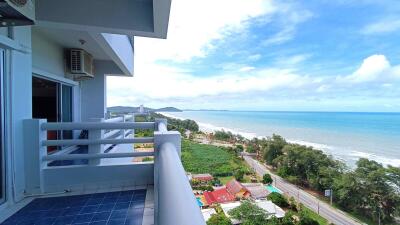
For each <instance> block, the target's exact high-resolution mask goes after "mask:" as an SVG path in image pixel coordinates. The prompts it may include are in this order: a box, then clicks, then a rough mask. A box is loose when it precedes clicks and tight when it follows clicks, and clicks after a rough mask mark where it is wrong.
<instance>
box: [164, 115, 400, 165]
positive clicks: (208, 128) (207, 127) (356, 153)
mask: <svg viewBox="0 0 400 225" xmlns="http://www.w3.org/2000/svg"><path fill="white" fill-rule="evenodd" d="M158 113H159V114H162V115H164V116H166V117H170V118H174V119H180V120H185V119H191V118H184V117H179V116H176V115H172V114H170V113H168V112H158ZM191 120H193V119H191ZM194 121H195V122H196V123H197V124H198V125H199V130H200V131H202V132H204V133H213V132H215V131H221V130H224V131H229V132H231V133H232V134H235V135H241V136H243V137H244V138H246V139H248V140H251V139H253V138H259V139H261V138H267V137H269V136H262V135H257V134H256V133H251V132H240V131H237V130H235V129H234V128H228V127H222V126H215V125H213V124H210V123H204V122H200V121H197V120H194ZM277 134H278V133H277ZM278 135H279V134H278ZM282 137H283V138H285V137H284V136H282ZM285 139H286V141H287V142H288V143H291V144H299V145H304V146H307V147H312V148H314V149H316V150H321V151H323V152H324V153H325V154H327V155H329V156H331V157H333V158H334V159H336V160H339V161H342V162H343V163H345V164H346V165H347V166H350V167H354V166H355V165H354V163H355V162H356V161H357V160H358V159H360V158H367V159H369V160H374V161H376V162H378V163H381V164H383V165H384V166H388V165H391V166H395V167H400V159H397V158H394V159H393V158H388V157H385V156H382V155H376V154H373V153H368V152H363V151H360V150H356V149H351V150H350V151H349V153H348V154H347V155H343V156H341V155H338V154H334V153H332V151H334V149H335V146H330V145H327V144H322V143H315V142H310V141H307V140H291V139H287V138H285ZM345 156H347V157H345Z"/></svg>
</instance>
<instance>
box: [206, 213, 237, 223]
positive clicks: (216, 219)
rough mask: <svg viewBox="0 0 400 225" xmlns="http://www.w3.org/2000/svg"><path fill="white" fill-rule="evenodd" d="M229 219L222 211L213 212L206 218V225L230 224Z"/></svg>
mask: <svg viewBox="0 0 400 225" xmlns="http://www.w3.org/2000/svg"><path fill="white" fill-rule="evenodd" d="M231 224H232V223H231V221H230V220H229V218H228V217H226V216H225V215H224V214H223V213H218V214H213V215H212V216H211V217H210V219H208V220H207V225H231Z"/></svg>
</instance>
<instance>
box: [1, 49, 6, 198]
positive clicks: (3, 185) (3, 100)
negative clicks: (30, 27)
mask: <svg viewBox="0 0 400 225" xmlns="http://www.w3.org/2000/svg"><path fill="white" fill-rule="evenodd" d="M5 59H6V50H5V49H0V167H1V168H0V169H1V180H0V183H1V195H0V205H1V204H3V203H5V202H6V201H7V186H6V184H7V173H6V172H7V171H6V170H7V165H6V160H5V158H6V157H7V154H6V144H5V143H6V137H5V136H6V135H5V132H6V126H5V122H6V120H5V113H6V112H5V109H6V108H5V104H6V98H5V91H4V89H5V76H4V73H5V67H6V60H5Z"/></svg>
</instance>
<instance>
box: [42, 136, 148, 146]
mask: <svg viewBox="0 0 400 225" xmlns="http://www.w3.org/2000/svg"><path fill="white" fill-rule="evenodd" d="M153 142H154V138H153V137H143V138H125V139H71V140H45V141H43V142H42V145H43V146H67V145H100V144H114V145H116V144H136V143H141V144H142V143H153Z"/></svg>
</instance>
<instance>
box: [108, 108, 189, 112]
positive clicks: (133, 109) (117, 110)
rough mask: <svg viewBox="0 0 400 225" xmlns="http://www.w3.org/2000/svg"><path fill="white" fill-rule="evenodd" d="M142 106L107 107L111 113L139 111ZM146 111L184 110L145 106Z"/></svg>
mask: <svg viewBox="0 0 400 225" xmlns="http://www.w3.org/2000/svg"><path fill="white" fill-rule="evenodd" d="M139 108H140V107H134V106H112V107H107V111H108V112H111V113H137V112H139ZM144 111H145V112H182V110H180V109H178V108H175V107H163V108H158V109H153V108H149V107H144Z"/></svg>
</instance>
